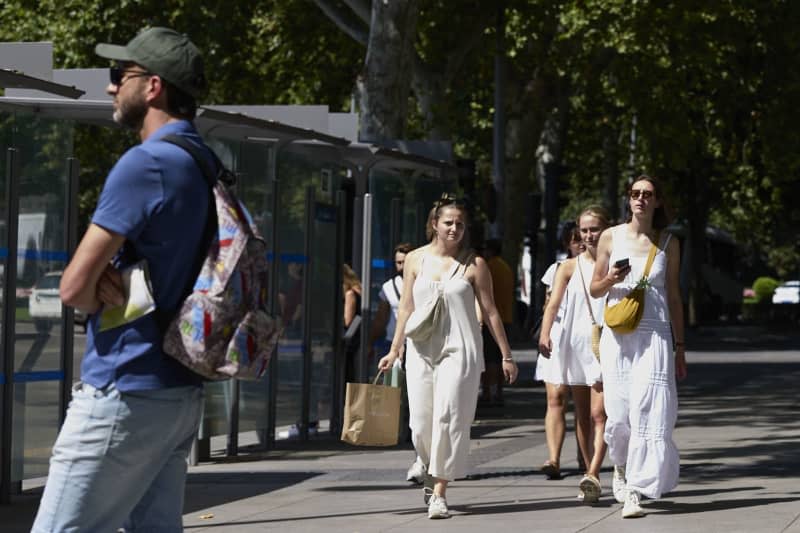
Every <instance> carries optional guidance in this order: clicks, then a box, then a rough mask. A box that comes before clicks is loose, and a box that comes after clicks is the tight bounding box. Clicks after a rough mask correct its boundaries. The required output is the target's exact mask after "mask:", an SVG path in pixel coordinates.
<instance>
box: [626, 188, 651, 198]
mask: <svg viewBox="0 0 800 533" xmlns="http://www.w3.org/2000/svg"><path fill="white" fill-rule="evenodd" d="M628 194H630V197H631V199H633V200H638V199H639V197H640V196H641V197H642V200H649V199H650V198H652V197H653V191H648V190H644V189H631V192H630V193H628Z"/></svg>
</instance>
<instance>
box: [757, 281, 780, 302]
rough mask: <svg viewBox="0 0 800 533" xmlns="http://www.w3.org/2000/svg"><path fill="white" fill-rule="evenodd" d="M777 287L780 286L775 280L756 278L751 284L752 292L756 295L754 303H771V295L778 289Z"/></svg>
mask: <svg viewBox="0 0 800 533" xmlns="http://www.w3.org/2000/svg"><path fill="white" fill-rule="evenodd" d="M778 285H780V283H779V282H778V281H777V280H775V279H773V278H770V277H767V276H762V277H760V278H756V280H755V281H754V282H753V292H755V293H756V301H757V302H758V303H770V302H772V295H773V294H774V293H775V289H776V288H778Z"/></svg>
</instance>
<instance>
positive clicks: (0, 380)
mask: <svg viewBox="0 0 800 533" xmlns="http://www.w3.org/2000/svg"><path fill="white" fill-rule="evenodd" d="M5 384H6V375H5V374H0V385H5Z"/></svg>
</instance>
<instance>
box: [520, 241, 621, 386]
mask: <svg viewBox="0 0 800 533" xmlns="http://www.w3.org/2000/svg"><path fill="white" fill-rule="evenodd" d="M576 261H577V263H576V266H575V272H574V273H573V274H572V277H571V278H570V279H569V282H568V283H567V290H566V291H565V292H564V298H562V300H561V306H560V307H559V309H558V313H557V315H556V319H555V321H554V322H553V327H552V328H551V329H550V339H551V341H552V342H553V350H552V352H551V354H550V358H549V359H548V358H546V357H543V356H541V355H540V356H539V358H538V360H537V361H536V380H537V381H544V382H545V383H550V384H552V385H564V384H566V385H588V386H591V385H594V384H595V383H597V382H598V381H601V380H602V378H601V371H600V364H599V363H598V362H597V359H596V358H595V356H594V354H593V353H592V320H591V318H590V316H589V307H588V305H587V304H586V292H587V291H588V289H589V286H588V284H589V283H591V280H592V274H593V272H594V264H591V263H589V262H588V261H586V260H584V259H583V258H582V257H581V256H580V255H578V257H577V259H576ZM578 268H580V269H581V270H582V271H583V278H581V273H580V272H579V271H578ZM584 279H585V280H586V283H587V286H586V291H584V288H583V280H584ZM604 302H605V300H604V299H603V298H592V297H591V296H590V297H589V303H590V305H591V306H592V312H593V313H594V317H595V320H597V321H598V323H602V317H603V304H604Z"/></svg>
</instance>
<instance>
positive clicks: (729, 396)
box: [0, 331, 800, 533]
mask: <svg viewBox="0 0 800 533" xmlns="http://www.w3.org/2000/svg"><path fill="white" fill-rule="evenodd" d="M753 335H754V333H752V332H750V333H745V334H744V336H745V337H746V341H745V340H743V339H742V338H741V334H740V333H736V334H733V333H732V332H730V331H723V332H722V333H713V332H711V333H707V334H706V336H705V337H704V342H699V341H698V342H696V343H695V344H697V345H698V346H702V347H703V349H704V350H705V351H698V350H692V349H691V348H692V346H693V343H692V342H691V341H690V342H689V348H690V351H689V353H688V356H687V357H688V361H689V378H688V379H687V380H686V381H685V382H683V383H681V384H680V385H679V395H680V409H679V415H678V427H677V429H676V431H675V435H674V437H675V441H676V442H677V444H678V448H679V449H680V451H681V482H680V485H679V486H678V487H677V488H676V490H675V491H673V492H672V493H670V494H667V495H665V496H664V497H663V498H662V499H661V500H658V501H645V502H644V503H643V505H644V507H645V510H646V511H647V516H646V517H644V518H640V519H635V520H634V519H629V520H622V519H621V517H620V511H621V507H622V506H621V505H620V504H618V503H616V501H615V500H614V499H613V496H612V495H611V493H610V492H611V491H610V484H611V472H610V465H607V468H606V469H604V471H603V473H602V475H601V482H602V484H603V495H602V496H601V500H600V503H599V504H598V505H594V506H587V505H582V504H581V503H579V502H578V500H577V498H576V495H577V493H578V481H579V480H580V476H581V473H580V472H578V471H577V464H576V461H575V457H576V446H575V439H574V437H573V433H572V429H571V425H572V424H571V417H569V418H568V426H569V427H568V433H567V437H566V440H565V443H564V451H563V454H562V470H563V473H564V477H563V478H562V479H560V480H556V481H548V480H547V479H545V477H544V476H543V475H542V474H540V473H539V472H538V465H540V464H541V463H542V462H543V461H544V460H545V459H546V458H547V448H546V444H545V438H544V428H543V421H542V418H543V415H544V409H545V399H544V389H543V387H542V386H541V385H540V384H536V383H534V382H533V380H532V375H533V368H534V364H535V353H534V352H532V351H515V354H516V357H517V358H518V360H520V367H521V379H520V383H519V384H518V385H516V386H514V387H511V388H508V389H507V390H506V405H505V407H503V408H486V409H480V410H479V412H478V419H477V420H476V422H475V425H474V427H473V431H472V451H471V455H470V469H469V472H470V474H469V475H468V477H467V478H466V479H463V480H458V481H456V482H454V483H452V484H451V487H450V488H449V489H448V493H447V495H448V503H449V506H450V509H451V513H452V514H453V517H452V518H451V519H449V520H444V521H434V520H428V518H427V515H426V507H425V506H424V505H423V503H422V494H421V492H422V490H421V489H420V488H418V487H416V486H413V485H411V484H409V483H407V482H406V481H405V473H406V469H407V468H408V466H409V465H410V464H411V462H412V461H413V459H414V454H413V451H412V450H411V448H410V447H409V446H406V447H404V448H402V447H401V448H390V449H376V448H371V449H361V448H356V447H352V446H348V445H345V444H343V443H340V442H338V441H337V440H336V439H320V440H315V441H312V442H310V443H305V444H303V445H301V444H299V443H289V444H286V445H284V446H285V447H284V449H280V450H274V451H271V452H266V453H261V454H252V455H248V456H242V457H239V458H237V459H221V460H218V461H216V462H214V463H206V464H201V465H199V466H196V467H192V468H190V470H189V478H188V484H187V490H186V505H185V514H184V524H185V530H186V531H209V532H224V531H232V532H233V531H236V532H237V533H240V532H250V531H300V532H306V531H308V532H315V531H325V532H371V531H398V532H404V531H427V530H430V531H433V530H436V531H458V532H471V531H476V532H478V531H480V532H482V533H490V532H493V531H494V532H499V531H503V530H509V531H517V530H523V531H525V530H536V531H558V532H560V531H565V532H566V531H592V532H596V533H602V532H615V533H616V532H621V533H624V532H626V531H647V532H662V531H663V532H666V531H670V532H672V531H680V532H682V533H685V532H702V533H710V532H717V531H719V532H723V531H725V532H760V531H768V532H792V533H800V453H798V451H797V450H798V443H800V416H798V414H797V406H798V401H797V390H798V382H800V343H798V342H795V341H797V340H798V338H797V334H794V335H793V336H791V337H786V336H784V340H786V339H788V340H786V342H785V343H783V344H781V343H778V344H775V345H772V344H771V345H770V351H764V350H759V349H758V347H757V344H758V343H757V342H756V340H757V339H756V338H754V336H753ZM39 492H40V490H35V489H34V490H30V491H27V492H26V493H25V494H24V495H22V496H20V497H18V498H17V500H16V502H15V503H14V504H12V505H11V506H5V507H0V531H3V532H4V533H16V532H18V531H20V532H21V531H27V530H28V528H29V527H30V524H31V521H32V516H33V513H35V507H36V505H37V503H38V496H39Z"/></svg>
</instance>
